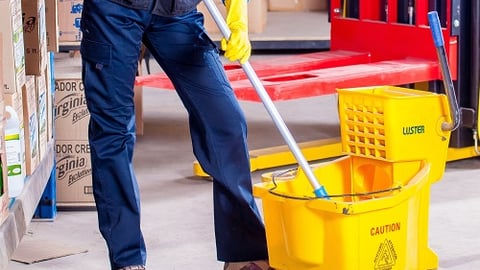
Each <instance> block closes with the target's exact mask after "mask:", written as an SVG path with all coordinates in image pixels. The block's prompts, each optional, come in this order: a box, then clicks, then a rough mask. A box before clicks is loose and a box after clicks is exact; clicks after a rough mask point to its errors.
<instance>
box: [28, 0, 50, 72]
mask: <svg viewBox="0 0 480 270" xmlns="http://www.w3.org/2000/svg"><path fill="white" fill-rule="evenodd" d="M22 11H23V16H24V17H23V40H24V47H25V73H26V74H27V75H40V74H41V73H42V72H43V71H44V69H45V67H46V64H47V62H46V58H47V30H46V21H45V0H33V1H32V0H22Z"/></svg>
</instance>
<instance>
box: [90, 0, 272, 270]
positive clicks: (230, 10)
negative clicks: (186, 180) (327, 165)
mask: <svg viewBox="0 0 480 270" xmlns="http://www.w3.org/2000/svg"><path fill="white" fill-rule="evenodd" d="M199 1H200V0H84V3H83V10H82V18H81V30H82V33H83V38H82V41H81V45H80V52H81V57H82V80H83V83H84V87H85V88H84V89H85V97H86V102H87V107H88V110H89V112H90V122H89V130H88V137H89V143H90V149H91V164H92V185H93V193H94V199H95V204H96V208H97V211H98V223H99V229H100V232H101V234H102V236H103V238H104V239H105V241H106V244H107V248H108V253H109V259H110V265H111V269H145V267H146V266H145V265H146V257H147V251H146V246H145V242H144V239H143V235H142V231H141V224H140V212H141V211H140V192H139V187H138V184H137V180H136V176H135V173H134V168H133V165H132V159H133V151H134V145H135V110H134V98H133V96H134V92H133V86H134V81H135V75H136V71H137V67H138V59H139V52H140V47H141V44H142V42H143V43H144V44H145V46H146V47H147V48H148V50H149V51H150V53H151V55H152V56H153V57H154V58H155V60H156V61H157V62H158V63H159V65H160V66H161V68H162V69H163V71H164V72H165V73H166V74H167V75H168V76H169V78H170V79H171V81H172V83H173V84H174V86H175V88H176V91H177V93H178V95H179V97H180V99H181V101H182V102H183V104H184V106H185V108H186V110H187V112H188V115H189V118H188V119H189V128H190V134H191V140H192V145H193V152H194V154H195V157H196V158H197V160H198V161H199V163H200V164H201V166H202V169H203V170H204V171H205V172H207V173H208V174H209V175H210V176H212V178H213V194H214V196H213V200H214V209H213V212H214V232H215V240H216V251H217V259H218V260H219V261H221V262H225V264H224V269H227V270H238V269H241V270H264V269H269V266H268V252H267V245H266V236H265V228H264V224H263V222H262V219H261V216H260V214H259V211H258V209H257V206H256V204H255V201H254V197H253V195H252V182H251V174H250V167H249V166H250V164H249V163H250V160H249V154H248V147H247V143H246V136H247V126H246V120H245V116H244V114H243V112H242V110H241V108H240V106H239V103H238V101H237V100H236V98H235V96H234V93H233V91H232V88H231V85H230V84H229V81H228V79H227V77H226V75H225V72H224V69H223V65H222V63H221V61H220V60H221V59H220V56H219V49H218V48H217V47H216V45H215V43H214V42H212V40H211V39H210V38H209V37H208V35H207V33H206V32H205V30H204V26H203V21H204V17H203V14H201V13H200V12H198V11H197V9H196V6H197V4H198V3H199ZM247 1H248V0H226V1H225V3H224V4H225V6H226V10H227V15H226V21H227V25H228V27H229V28H230V30H231V32H232V34H231V36H230V38H229V39H228V40H226V39H224V40H222V41H221V47H222V49H223V50H225V54H224V55H225V57H227V58H228V59H229V60H231V61H237V60H239V61H240V62H242V63H244V62H245V61H247V60H248V59H249V57H250V54H251V45H250V41H249V39H248V27H247Z"/></svg>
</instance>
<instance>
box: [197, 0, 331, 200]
mask: <svg viewBox="0 0 480 270" xmlns="http://www.w3.org/2000/svg"><path fill="white" fill-rule="evenodd" d="M203 2H204V3H205V6H206V7H207V9H208V12H209V13H210V14H211V15H212V18H213V20H214V21H215V23H216V24H217V26H218V28H219V29H220V32H221V33H222V35H223V36H224V37H225V38H226V39H228V38H229V37H230V34H231V32H230V29H229V28H228V26H227V23H226V22H225V20H224V18H223V17H222V15H221V14H220V12H219V10H218V9H217V7H216V6H215V4H214V3H213V1H212V0H203ZM241 66H242V68H243V71H244V72H245V74H246V75H247V77H248V79H249V80H250V82H251V83H252V85H253V87H254V88H255V90H256V91H257V94H258V96H259V97H260V99H261V100H262V102H263V105H264V106H265V108H266V109H267V111H268V113H269V114H270V117H271V118H272V120H273V122H274V123H275V125H276V127H277V128H278V130H279V131H280V133H281V134H282V136H283V138H284V140H285V141H286V143H287V145H288V147H289V148H290V151H291V152H292V153H293V155H294V156H295V158H296V160H297V162H298V164H299V165H300V167H301V168H302V169H303V171H304V173H305V175H306V176H307V178H308V180H309V182H310V184H311V185H312V187H313V192H314V194H315V196H316V197H318V198H325V199H329V197H328V194H327V192H326V190H325V187H323V186H322V185H320V183H319V182H318V181H317V179H316V178H315V175H314V174H313V171H312V169H311V168H310V166H309V164H308V162H307V160H306V159H305V157H304V156H303V154H302V152H301V151H300V148H299V147H298V145H297V143H296V142H295V140H294V138H293V136H292V134H291V133H290V131H289V130H288V128H287V126H286V125H285V122H284V121H283V119H282V117H281V116H280V114H279V113H278V111H277V109H276V108H275V106H274V104H273V101H272V100H271V99H270V97H269V96H268V93H267V91H266V90H265V87H264V86H263V85H262V83H261V82H260V79H259V78H258V76H257V74H256V73H255V71H254V69H253V68H252V66H251V65H250V63H249V62H248V61H247V62H245V63H244V64H241Z"/></svg>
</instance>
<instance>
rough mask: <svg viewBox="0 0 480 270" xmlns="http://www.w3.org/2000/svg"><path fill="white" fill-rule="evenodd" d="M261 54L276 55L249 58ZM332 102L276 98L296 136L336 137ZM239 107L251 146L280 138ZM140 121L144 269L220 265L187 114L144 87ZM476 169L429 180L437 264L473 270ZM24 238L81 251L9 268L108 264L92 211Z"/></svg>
mask: <svg viewBox="0 0 480 270" xmlns="http://www.w3.org/2000/svg"><path fill="white" fill-rule="evenodd" d="M261 57H276V56H265V55H254V56H253V58H252V59H260V58H261ZM159 104H161V106H159ZM336 104H337V96H336V95H328V96H321V97H315V98H308V99H297V100H291V101H282V102H276V103H275V105H276V106H277V108H278V110H279V112H280V114H281V115H282V117H283V118H284V120H285V122H286V123H287V126H288V127H289V129H290V130H291V132H292V134H293V135H294V137H295V139H296V140H297V142H305V141H309V140H316V139H322V138H330V137H336V136H339V128H338V116H337V112H336ZM241 106H242V107H243V109H244V110H245V114H246V117H247V121H248V126H249V145H250V148H251V149H252V150H253V149H258V148H264V147H270V146H276V145H282V144H284V140H283V138H282V137H281V136H280V134H279V132H278V131H277V129H276V128H275V126H274V125H273V123H272V121H271V119H270V117H269V116H268V114H267V113H266V111H265V109H264V107H263V105H262V104H261V103H254V102H244V101H241ZM144 124H145V132H144V135H143V136H140V137H138V143H137V145H136V149H135V151H136V152H135V168H136V172H137V176H138V180H139V184H140V189H141V197H142V211H143V212H142V213H143V221H142V222H143V223H142V226H143V231H144V236H145V239H146V243H147V248H148V268H149V269H165V270H167V269H191V268H195V269H212V270H213V269H222V264H221V263H219V262H217V261H216V253H215V245H214V236H213V227H212V220H213V218H212V194H211V186H212V185H211V182H210V181H209V180H206V179H202V178H199V177H195V176H193V172H192V162H193V161H194V160H195V159H194V157H193V155H192V152H191V144H190V137H189V133H188V126H187V115H186V113H185V111H184V109H183V107H182V105H181V103H180V101H179V99H178V97H177V96H176V94H175V93H174V92H173V91H164V90H161V89H153V88H145V89H144ZM272 170H276V169H271V170H266V171H262V172H255V173H253V181H254V182H255V183H256V182H259V181H260V176H261V174H263V173H265V172H267V171H272ZM479 173H480V159H478V158H471V159H467V160H461V161H455V162H450V163H448V164H447V168H446V171H445V175H444V177H443V179H441V181H439V182H437V183H435V184H433V185H432V186H431V202H430V217H429V220H430V221H429V224H428V228H429V230H430V234H429V244H430V247H431V248H432V249H433V250H434V251H435V252H436V253H437V254H438V256H439V259H440V268H439V269H445V270H446V269H448V270H472V269H480V235H479V233H478V231H479V230H478V228H479V225H480V210H479V206H480V181H479V177H478V175H479ZM257 202H258V204H259V205H260V206H261V201H260V200H258V201H257ZM28 241H44V242H45V245H44V248H45V249H46V250H48V249H49V248H51V247H52V246H55V247H56V246H59V245H60V246H62V245H63V246H65V247H66V248H72V247H73V248H79V249H86V250H88V251H87V252H85V253H79V254H74V255H71V256H66V257H62V258H57V259H52V260H47V261H44V262H38V263H34V264H30V265H27V264H22V263H18V262H14V261H12V262H10V265H9V268H8V269H10V270H27V269H28V270H37V269H42V270H44V269H51V270H56V269H61V270H77V269H108V268H109V263H108V260H107V251H106V248H105V244H104V241H103V239H102V238H101V236H100V234H99V232H98V228H97V219H96V213H95V212H94V211H59V212H58V215H57V217H56V218H55V220H54V221H34V222H32V223H31V224H30V227H29V230H28V234H27V235H25V236H24V238H23V240H22V243H28ZM22 243H21V244H22ZM298 270H301V269H298Z"/></svg>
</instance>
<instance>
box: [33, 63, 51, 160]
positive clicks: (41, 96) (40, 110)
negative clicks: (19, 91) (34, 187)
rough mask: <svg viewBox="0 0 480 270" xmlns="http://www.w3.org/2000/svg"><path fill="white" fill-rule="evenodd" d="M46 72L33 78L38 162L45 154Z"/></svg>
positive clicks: (46, 136)
mask: <svg viewBox="0 0 480 270" xmlns="http://www.w3.org/2000/svg"><path fill="white" fill-rule="evenodd" d="M46 72H47V69H46V68H45V70H44V72H42V74H41V75H39V76H35V95H36V99H37V117H38V151H39V154H40V160H42V159H43V158H44V157H45V156H46V154H47V142H48V135H47V84H46V80H47V78H46Z"/></svg>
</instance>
